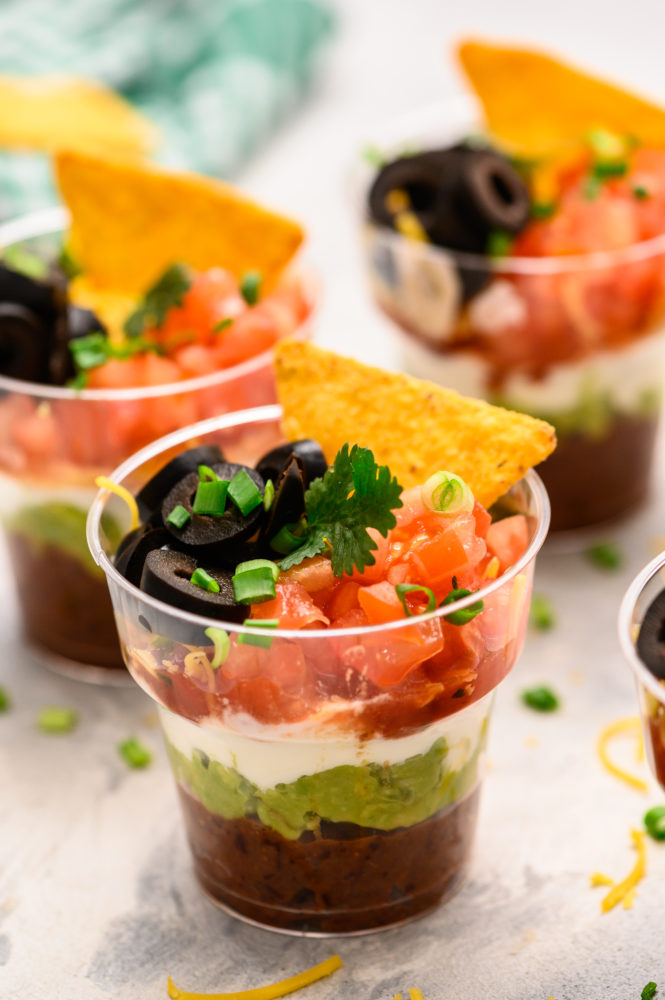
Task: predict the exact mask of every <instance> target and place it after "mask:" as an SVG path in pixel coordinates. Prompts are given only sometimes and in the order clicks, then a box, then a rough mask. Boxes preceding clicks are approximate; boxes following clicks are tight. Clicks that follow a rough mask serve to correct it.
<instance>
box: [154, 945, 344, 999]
mask: <svg viewBox="0 0 665 1000" xmlns="http://www.w3.org/2000/svg"><path fill="white" fill-rule="evenodd" d="M341 966H342V959H341V958H340V957H339V955H333V956H332V957H331V958H327V959H326V960H325V962H320V963H319V965H314V966H313V967H312V968H311V969H305V971H304V972H298V973H297V974H296V975H295V976H290V977H289V978H288V979H282V980H281V981H280V982H279V983H270V984H269V985H268V986H257V987H256V988H255V989H251V990H240V992H238V993H191V992H188V991H187V990H181V989H178V987H177V986H176V985H175V983H174V982H173V980H172V979H171V977H170V976H169V977H168V980H167V984H166V991H167V993H168V995H169V997H170V1000H277V998H278V997H285V996H287V994H289V993H295V992H296V990H301V989H303V987H305V986H311V984H312V983H316V982H318V981H319V979H323V978H324V977H325V976H329V975H330V974H331V973H333V972H335V971H336V970H337V969H339V968H341Z"/></svg>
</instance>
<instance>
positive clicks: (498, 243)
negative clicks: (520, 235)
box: [485, 229, 513, 257]
mask: <svg viewBox="0 0 665 1000" xmlns="http://www.w3.org/2000/svg"><path fill="white" fill-rule="evenodd" d="M512 243H513V237H512V236H511V235H510V233H507V232H506V231H505V229H492V230H490V232H489V234H488V237H487V244H486V247H485V252H486V254H487V256H488V257H507V256H508V254H509V253H510V248H511V246H512Z"/></svg>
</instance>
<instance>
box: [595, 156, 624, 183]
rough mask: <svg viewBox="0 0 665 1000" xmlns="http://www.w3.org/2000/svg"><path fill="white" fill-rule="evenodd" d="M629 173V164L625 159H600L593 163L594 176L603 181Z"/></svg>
mask: <svg viewBox="0 0 665 1000" xmlns="http://www.w3.org/2000/svg"><path fill="white" fill-rule="evenodd" d="M627 173H628V164H627V163H626V161H625V160H600V161H599V162H598V163H594V165H593V176H594V177H597V178H598V179H599V180H601V181H603V180H607V179H609V178H612V177H623V176H624V175H625V174H627Z"/></svg>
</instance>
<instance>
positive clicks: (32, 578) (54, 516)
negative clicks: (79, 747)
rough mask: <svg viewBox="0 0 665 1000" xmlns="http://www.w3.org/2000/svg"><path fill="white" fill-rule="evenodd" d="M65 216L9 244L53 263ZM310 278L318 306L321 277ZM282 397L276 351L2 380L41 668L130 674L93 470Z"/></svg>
mask: <svg viewBox="0 0 665 1000" xmlns="http://www.w3.org/2000/svg"><path fill="white" fill-rule="evenodd" d="M65 221H66V220H65V215H64V213H63V212H62V211H60V210H47V211H45V212H40V213H36V214H34V215H31V216H26V217H24V218H22V219H19V220H16V221H15V222H13V223H7V224H6V225H5V226H2V227H0V246H2V247H3V248H4V249H5V250H6V249H7V248H9V247H15V246H20V247H22V248H25V249H26V250H29V251H30V252H31V253H35V254H37V255H39V256H42V257H43V258H44V259H45V260H53V259H56V258H57V255H58V251H59V249H60V247H61V243H62V234H63V228H64V225H65ZM301 277H302V281H303V283H304V285H303V287H304V288H305V289H306V297H307V298H308V300H309V301H308V304H309V305H310V307H311V305H312V298H313V297H314V296H315V295H316V289H315V287H314V286H315V283H314V281H313V279H312V278H311V276H303V275H301ZM299 280H300V279H299ZM310 294H311V297H312V298H310ZM310 318H311V309H310V314H309V316H308V318H307V319H306V320H305V321H304V322H303V323H302V324H301V326H299V327H298V328H297V329H296V330H295V331H294V332H295V335H297V336H299V337H307V336H309V335H310ZM275 399H276V394H275V386H274V377H273V371H272V351H264V352H263V353H262V354H260V355H257V356H256V357H254V358H250V359H249V360H247V361H244V362H241V363H239V364H236V365H233V366H232V367H230V368H225V369H221V370H219V371H218V372H215V373H213V374H210V375H206V376H202V377H200V378H193V379H188V380H187V381H182V382H178V383H173V384H171V385H158V386H149V387H143V388H141V387H138V388H129V389H83V390H75V389H70V388H66V387H61V386H51V385H37V384H33V383H30V382H24V381H20V380H16V379H12V378H8V377H5V376H1V375H0V517H1V519H2V525H3V529H4V535H5V539H6V542H7V545H8V550H9V555H10V562H11V566H12V570H13V573H14V577H15V582H16V590H17V595H18V601H19V607H20V612H21V616H22V620H23V629H24V632H25V636H26V639H27V641H28V642H29V644H30V646H31V647H32V648H33V650H34V652H35V653H36V654H37V656H38V658H39V659H40V660H41V661H42V662H43V663H45V664H46V665H47V666H49V667H51V668H53V669H55V670H58V671H59V672H61V673H65V674H68V675H70V676H73V677H77V678H79V679H83V680H89V681H97V682H100V683H125V682H126V681H127V675H126V672H125V670H124V665H123V660H122V656H121V653H120V648H119V646H118V643H117V637H116V631H115V626H114V622H113V612H112V607H111V602H110V599H109V596H108V590H107V586H106V582H105V579H104V574H103V572H102V571H101V570H100V569H99V568H98V567H97V566H96V565H95V563H94V562H93V560H92V559H91V557H90V553H89V551H88V548H87V545H86V540H85V519H86V514H87V510H88V506H89V504H90V501H91V500H92V498H93V497H94V495H95V492H96V488H95V485H94V483H95V477H96V476H98V475H103V474H108V473H109V472H110V471H111V470H112V469H113V468H114V466H116V465H117V464H118V463H119V462H120V461H122V460H123V459H124V458H126V457H127V456H128V455H130V454H131V453H132V452H134V451H136V450H137V449H138V448H141V447H142V446H144V445H145V444H147V443H148V442H149V441H152V440H154V439H155V438H157V437H159V436H160V435H162V434H164V433H166V432H168V431H171V430H175V429H176V428H178V427H183V426H185V425H187V424H191V423H193V422H195V421H197V420H201V419H204V418H206V417H209V416H212V415H214V414H215V415H216V414H219V413H226V412H229V411H232V410H237V409H242V408H245V407H247V406H257V405H262V404H265V403H271V402H274V401H275ZM106 527H107V531H108V532H109V534H111V535H112V534H113V527H112V525H111V524H110V523H108V524H107V525H106ZM118 539H119V536H118Z"/></svg>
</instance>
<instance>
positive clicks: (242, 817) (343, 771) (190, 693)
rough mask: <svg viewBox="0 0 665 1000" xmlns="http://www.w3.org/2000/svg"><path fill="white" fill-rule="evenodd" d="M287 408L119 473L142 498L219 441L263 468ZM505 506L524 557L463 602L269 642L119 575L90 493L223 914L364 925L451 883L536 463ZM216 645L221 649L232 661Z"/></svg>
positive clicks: (140, 672)
mask: <svg viewBox="0 0 665 1000" xmlns="http://www.w3.org/2000/svg"><path fill="white" fill-rule="evenodd" d="M280 412H281V411H280V409H279V407H274V406H273V407H263V408H261V409H259V410H254V411H248V412H247V413H244V414H243V413H240V414H232V415H228V416H225V417H221V418H219V419H217V420H211V421H207V422H205V423H203V424H200V425H198V426H197V427H194V428H190V429H189V430H187V429H185V430H183V431H180V432H177V433H176V434H172V435H170V436H168V437H166V438H164V439H162V440H161V441H158V442H156V443H155V444H154V445H152V446H150V447H149V448H146V449H144V450H143V451H141V452H139V454H138V455H135V456H134V457H133V458H131V459H130V460H129V461H127V462H125V463H124V464H123V465H122V466H121V467H120V468H119V469H117V470H116V471H115V472H114V473H113V479H114V480H115V481H116V482H119V483H121V484H123V485H125V486H127V487H128V488H129V489H130V490H132V491H135V490H137V489H140V488H141V486H142V485H143V484H144V483H145V482H146V481H147V479H148V478H149V477H150V476H151V475H153V474H154V472H155V471H156V470H157V469H158V468H160V467H161V466H162V465H163V464H165V461H166V460H167V459H168V458H170V457H171V456H172V454H174V453H175V452H176V451H179V450H182V449H183V448H185V447H190V446H192V445H194V444H200V443H205V442H213V441H214V442H216V443H218V444H219V445H220V446H221V448H222V449H223V451H224V453H225V455H226V456H227V458H228V459H229V460H230V461H236V462H237V461H239V462H249V463H254V462H255V461H256V460H257V459H258V458H259V457H260V456H261V455H263V454H264V453H265V452H266V451H267V450H268V449H269V448H271V447H273V446H274V445H275V444H277V443H278V442H279V441H281V440H282V438H281V434H280V428H279V420H280ZM498 507H499V508H504V509H505V510H506V512H509V513H516V512H523V513H524V514H525V515H526V517H527V521H528V530H529V546H528V549H527V551H526V553H525V554H524V556H523V557H522V558H521V559H520V560H519V561H518V562H517V563H516V564H515V565H514V566H512V567H511V568H510V570H508V571H507V572H506V573H505V574H504V575H503V576H501V577H500V578H498V579H496V580H494V581H493V582H491V583H488V585H487V586H486V587H484V588H483V589H482V590H480V591H478V592H476V593H474V594H472V595H471V596H470V597H466V598H463V599H462V600H460V601H458V602H456V603H455V604H450V605H448V606H447V607H446V608H445V609H439V610H437V611H435V612H432V613H431V614H428V615H423V616H421V617H419V618H418V619H417V620H408V621H404V620H400V621H394V622H390V623H389V624H386V625H382V626H373V627H364V628H354V629H337V630H331V629H328V630H323V629H314V630H309V629H307V630H300V631H294V630H291V631H289V630H285V629H281V630H280V629H278V630H275V631H273V630H271V631H270V635H269V638H268V639H267V642H266V631H265V630H263V631H261V629H260V628H256V627H254V628H251V627H244V626H242V625H233V624H225V623H223V622H220V621H215V620H212V619H206V618H202V617H199V616H197V615H193V614H190V613H187V612H184V611H181V610H179V609H178V608H176V607H171V606H169V605H167V604H164V603H162V602H160V601H158V600H155V599H154V598H152V597H150V596H148V595H146V594H145V593H143V592H141V591H140V590H139V589H137V588H136V587H134V586H132V585H131V584H130V583H128V581H127V580H126V579H125V578H124V577H122V576H121V575H120V574H119V573H118V571H117V570H116V569H115V568H114V565H113V561H112V556H113V551H114V540H113V539H111V538H109V537H108V535H107V534H106V532H105V531H104V518H105V517H106V516H108V515H109V514H110V515H111V516H112V518H113V520H114V521H115V522H117V523H120V524H122V523H123V517H124V518H125V523H126V521H127V517H128V514H127V513H126V512H125V511H124V510H123V505H122V502H121V501H120V500H119V499H118V498H117V497H116V496H115V495H111V494H109V493H106V492H100V494H99V495H98V496H97V497H96V499H95V500H94V502H93V504H92V506H91V509H90V514H89V518H88V542H89V545H90V548H91V551H92V554H93V558H94V560H95V562H97V563H98V564H99V566H100V567H101V569H102V570H103V571H104V572H105V573H106V576H107V580H108V584H109V589H110V592H111V599H112V601H113V606H114V609H115V614H116V622H117V625H118V631H119V634H120V641H121V646H122V650H123V655H124V657H125V661H126V663H127V666H128V668H129V670H130V672H131V674H132V675H133V677H134V678H135V679H136V680H137V681H138V683H139V684H140V685H141V687H142V688H143V689H144V690H145V691H147V693H148V694H149V695H150V696H151V697H152V698H154V699H155V701H156V702H157V703H158V705H159V706H160V716H161V721H162V727H163V732H164V738H165V741H166V747H167V751H168V754H169V758H170V761H171V764H172V767H173V772H174V777H175V780H176V784H177V789H178V794H179V797H180V802H181V806H182V810H183V815H184V819H185V825H186V828H187V834H188V837H189V843H190V847H191V850H192V855H193V859H194V867H195V871H196V875H197V877H198V879H199V882H200V883H201V885H202V887H203V889H204V891H205V892H206V893H207V894H208V896H209V897H210V898H211V899H212V900H213V901H214V902H215V903H217V904H218V905H219V906H221V907H222V908H224V909H226V910H228V911H230V912H231V913H233V914H235V915H236V916H238V917H240V918H241V919H244V920H246V921H249V922H251V923H255V924H259V925H261V926H265V927H269V928H273V929H278V930H280V931H285V932H290V933H298V934H315V935H322V934H323V935H325V934H350V933H366V932H369V931H373V930H378V929H380V928H382V927H386V926H389V925H394V924H398V923H401V922H403V921H405V920H409V919H411V918H412V917H415V916H418V915H419V914H421V913H424V912H425V911H427V910H429V909H430V908H431V907H433V906H435V905H436V904H438V903H439V902H440V901H441V900H443V899H445V898H446V897H448V896H449V895H450V894H451V893H452V892H453V891H454V890H455V889H456V888H457V887H458V886H459V885H460V883H461V881H462V880H463V878H464V875H465V872H466V870H467V867H468V864H469V859H470V854H471V848H472V843H473V837H474V831H475V826H476V815H477V807H478V799H479V793H480V787H481V784H482V779H483V775H484V759H485V746H486V741H487V730H488V724H489V720H490V715H491V711H492V704H493V701H494V692H495V690H496V688H497V686H498V685H499V684H500V683H501V681H502V680H503V678H504V677H505V676H506V675H507V673H508V672H509V671H510V670H511V668H512V667H513V665H514V663H515V661H516V659H517V656H518V654H519V651H520V648H521V646H522V643H523V640H524V634H525V629H526V623H527V616H528V608H529V597H530V592H531V581H532V575H533V567H534V561H535V556H536V553H537V552H538V549H539V548H540V546H541V544H542V542H543V540H544V538H545V534H546V532H547V526H548V521H549V504H548V501H547V494H546V492H545V489H544V487H543V485H542V483H541V482H540V480H539V478H538V476H537V475H536V474H535V473H534V472H529V473H528V475H527V476H526V477H525V478H524V479H523V480H522V481H521V482H520V483H518V484H517V485H516V486H515V487H513V489H511V491H510V493H509V494H507V495H506V496H505V497H504V498H502V500H501V501H499V504H498ZM479 599H482V600H483V601H484V604H485V607H484V610H483V611H482V613H480V614H478V615H477V616H476V617H475V618H473V619H472V620H471V621H469V622H468V623H467V624H465V625H463V626H459V625H453V624H452V623H450V622H449V621H447V620H446V618H445V615H449V614H450V612H451V610H452V611H454V610H456V609H458V608H463V607H466V606H467V605H469V604H470V603H473V602H475V601H477V600H479ZM444 611H445V615H444ZM206 629H213V630H215V631H213V632H211V633H206ZM221 630H223V632H224V637H221V638H220V635H219V633H220V631H221ZM254 641H258V642H259V643H261V644H260V645H253V644H252V643H253V642H254ZM215 642H217V645H218V646H220V648H221V647H224V649H226V646H227V643H228V655H226V658H225V659H224V658H223V657H222V658H221V659H223V662H221V665H217V663H218V661H216V660H215V649H216V647H215V646H214V643H215ZM264 643H265V645H264ZM377 665H380V667H381V670H382V671H383V672H384V675H383V681H382V686H380V685H379V684H378V683H375V682H374V681H373V680H372V677H374V676H376V674H375V673H374V672H373V671H374V670H375V669H376V667H377ZM387 668H388V669H387ZM393 668H394V670H395V674H394V680H390V677H389V673H390V670H392V669H393ZM386 670H387V673H386ZM400 678H402V679H400ZM389 681H390V682H389Z"/></svg>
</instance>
